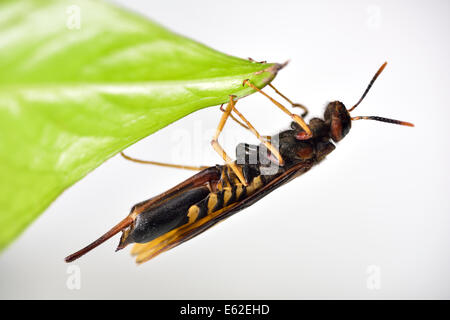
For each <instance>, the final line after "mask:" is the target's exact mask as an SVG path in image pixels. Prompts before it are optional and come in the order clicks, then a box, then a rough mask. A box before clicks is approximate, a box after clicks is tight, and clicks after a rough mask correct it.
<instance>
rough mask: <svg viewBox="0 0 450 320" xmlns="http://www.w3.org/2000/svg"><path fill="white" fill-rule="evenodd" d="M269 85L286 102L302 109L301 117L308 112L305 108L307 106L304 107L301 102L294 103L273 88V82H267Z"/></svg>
mask: <svg viewBox="0 0 450 320" xmlns="http://www.w3.org/2000/svg"><path fill="white" fill-rule="evenodd" d="M269 86H270V87H271V88H272V89H273V90H274V91H275V92H276V93H277V94H278V95H280V96H281V97H283V98H284V100H286V101H287V102H289V103H290V104H291V106H292V107H293V108H300V109H302V110H303V113H302V115H301V117H302V118H304V117H306V116H307V115H308V112H309V111H308V108H307V107H305V106H304V105H302V104H300V103H294V102H292V101H291V100H290V99H289V98H288V97H286V96H285V95H284V94H282V93H281V92H280V91H278V89H277V88H275V87H274V85H273V84H271V83H269Z"/></svg>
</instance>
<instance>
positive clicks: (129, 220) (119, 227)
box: [64, 216, 134, 262]
mask: <svg viewBox="0 0 450 320" xmlns="http://www.w3.org/2000/svg"><path fill="white" fill-rule="evenodd" d="M133 221H134V219H133V217H131V216H128V217H126V218H125V219H123V220H122V221H120V222H119V223H118V224H116V225H115V226H114V227H112V228H111V230H109V231H108V232H106V233H105V234H104V235H102V236H101V237H100V238H98V239H97V240H95V241H94V242H92V243H91V244H89V245H87V246H86V247H84V248H83V249H81V250H78V251H77V252H75V253H73V254H71V255H70V256H67V257H66V258H65V259H64V261H66V262H72V261H74V260H77V259H78V258H80V257H81V256H83V255H85V254H86V253H88V252H89V251H91V250H92V249H94V248H96V247H97V246H99V245H100V244H102V243H103V242H105V241H106V240H108V239H109V238H111V237H112V236H114V235H116V234H117V233H119V232H120V231H122V230H123V229H125V228H127V227H129V226H130V225H131V224H132V223H133Z"/></svg>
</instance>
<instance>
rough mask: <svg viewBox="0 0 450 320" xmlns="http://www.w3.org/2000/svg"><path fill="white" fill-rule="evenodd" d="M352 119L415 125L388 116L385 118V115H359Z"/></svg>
mask: <svg viewBox="0 0 450 320" xmlns="http://www.w3.org/2000/svg"><path fill="white" fill-rule="evenodd" d="M350 119H352V120H375V121H381V122H387V123H392V124H399V125H401V126H408V127H414V124H412V123H410V122H406V121H400V120H394V119H388V118H383V117H378V116H358V117H352V118H350Z"/></svg>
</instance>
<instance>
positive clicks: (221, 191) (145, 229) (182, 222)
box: [66, 65, 411, 263]
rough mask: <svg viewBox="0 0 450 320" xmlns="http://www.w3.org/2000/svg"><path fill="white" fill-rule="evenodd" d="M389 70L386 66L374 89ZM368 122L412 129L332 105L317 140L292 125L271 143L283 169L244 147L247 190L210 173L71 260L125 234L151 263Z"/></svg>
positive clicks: (142, 207) (227, 171)
mask: <svg viewBox="0 0 450 320" xmlns="http://www.w3.org/2000/svg"><path fill="white" fill-rule="evenodd" d="M383 68H384V65H383V66H382V68H380V70H379V72H378V73H377V74H376V75H375V77H374V78H373V79H372V82H371V83H370V85H369V87H368V89H369V88H370V86H371V85H372V83H373V81H374V80H375V79H376V77H377V76H378V74H379V73H380V72H381V70H382V69H383ZM368 89H367V90H366V92H365V93H364V94H363V97H362V98H361V99H360V101H359V102H361V100H362V99H363V98H364V96H365V94H366V93H367V91H368ZM359 102H358V104H359ZM358 104H356V105H355V106H354V107H352V108H351V109H350V110H353V109H354V108H355V107H356V106H357V105H358ZM362 118H363V119H368V118H370V119H374V120H380V121H385V122H391V123H396V124H403V125H411V124H409V123H405V122H401V121H397V120H390V119H384V118H380V117H356V118H352V117H351V116H350V113H349V110H347V109H346V107H345V106H344V104H343V103H341V102H339V101H334V102H331V103H329V104H328V106H327V108H326V110H325V113H324V118H323V119H320V118H312V119H311V120H310V122H309V124H308V126H309V128H310V130H311V132H312V137H308V138H307V139H305V131H304V130H303V129H302V128H301V127H300V126H299V125H298V124H297V123H296V122H292V123H291V128H290V129H288V130H284V131H282V132H280V133H279V134H277V135H274V136H272V137H271V138H270V141H278V150H279V153H280V154H281V156H282V158H283V160H284V164H283V165H282V166H279V165H277V161H276V159H275V158H274V157H273V156H272V154H271V153H270V152H269V151H268V150H267V148H266V146H265V145H264V144H260V145H248V144H240V145H238V147H237V150H236V155H237V160H236V162H235V164H236V165H237V167H238V168H239V170H241V171H242V174H243V176H244V177H245V180H246V181H247V184H248V185H247V186H245V185H243V184H242V183H241V181H240V180H239V178H238V177H237V176H236V174H235V173H234V172H233V170H231V168H230V166H229V165H217V166H214V167H209V168H207V169H204V170H202V171H201V172H199V173H197V174H196V175H194V176H192V177H191V178H189V179H187V180H185V181H184V182H182V183H180V184H179V185H177V186H175V187H174V188H172V189H170V190H168V191H166V192H164V193H162V194H160V195H159V196H156V197H154V198H151V199H149V200H146V201H143V202H141V203H138V204H136V205H135V206H134V207H133V208H132V209H131V212H130V214H129V215H128V216H127V217H126V218H125V219H124V220H122V221H121V222H120V223H119V224H118V225H116V226H115V227H114V228H112V229H111V230H110V231H108V232H107V233H106V234H105V235H103V236H102V237H100V238H99V239H98V240H97V241H94V242H93V243H91V244H90V245H88V246H87V247H85V248H83V249H81V250H80V251H78V252H76V253H74V254H72V255H70V256H68V257H67V258H66V261H67V262H70V261H73V260H75V259H77V258H79V257H80V256H82V255H83V254H85V253H87V252H88V251H90V250H92V249H93V248H95V247H96V246H98V245H99V244H101V243H102V242H104V241H105V240H107V239H108V238H110V237H111V236H113V235H114V234H116V233H117V232H119V231H122V232H123V233H122V237H121V239H120V243H119V246H118V248H117V250H119V249H122V248H124V247H125V246H127V245H128V244H130V243H136V244H135V246H134V247H133V249H132V254H134V255H136V256H137V258H136V261H137V262H138V263H141V262H145V261H147V260H149V259H151V258H153V257H155V256H156V255H158V254H160V253H162V252H164V251H167V250H169V249H171V248H173V247H175V246H177V245H179V244H181V243H182V242H184V241H187V240H189V239H191V238H192V237H194V236H196V235H198V234H200V233H202V232H203V231H205V230H207V229H208V228H210V227H211V226H213V225H214V224H216V223H218V222H220V221H222V220H224V219H225V218H228V217H229V216H231V215H232V214H234V213H236V212H238V211H240V210H242V209H244V208H246V207H248V206H250V205H251V204H253V203H254V202H256V201H258V200H259V199H261V198H262V197H264V196H265V195H267V194H268V193H270V192H271V191H273V190H274V189H276V188H278V187H279V186H281V185H283V184H284V183H286V182H288V181H290V180H292V179H294V178H296V177H298V176H300V175H301V174H303V173H305V172H307V171H308V170H310V169H311V168H312V167H313V166H314V165H316V164H318V163H319V162H321V161H322V160H323V159H324V158H325V157H326V156H327V155H328V154H329V153H330V152H332V151H333V150H334V149H335V145H334V143H333V142H339V141H340V140H342V139H343V138H344V137H345V136H346V135H347V134H348V132H349V131H350V128H351V122H352V120H357V119H362ZM375 118H376V119H375ZM274 168H275V169H276V170H273V169H274Z"/></svg>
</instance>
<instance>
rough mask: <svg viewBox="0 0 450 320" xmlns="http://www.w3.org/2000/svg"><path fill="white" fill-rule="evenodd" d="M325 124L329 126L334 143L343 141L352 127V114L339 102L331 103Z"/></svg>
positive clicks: (326, 112) (326, 111) (326, 113)
mask: <svg viewBox="0 0 450 320" xmlns="http://www.w3.org/2000/svg"><path fill="white" fill-rule="evenodd" d="M324 118H325V122H327V123H328V124H329V128H330V137H331V139H333V141H335V142H338V141H341V140H342V139H343V138H344V137H345V136H346V135H347V133H348V132H349V131H350V128H351V126H352V120H351V118H350V114H349V113H348V111H347V108H345V106H344V104H343V103H342V102H339V101H333V102H330V103H329V104H328V106H327V108H326V110H325V114H324Z"/></svg>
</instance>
